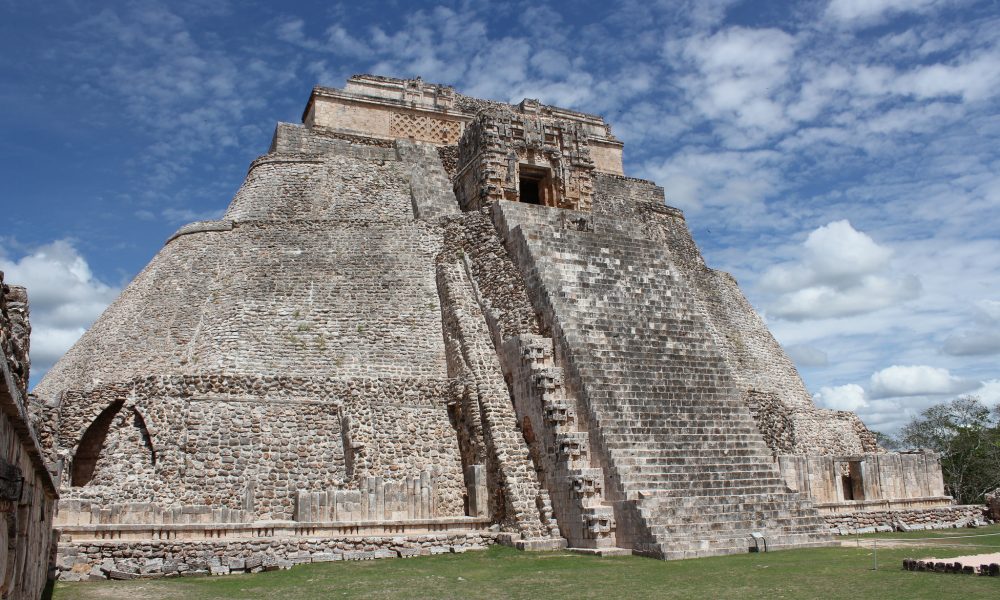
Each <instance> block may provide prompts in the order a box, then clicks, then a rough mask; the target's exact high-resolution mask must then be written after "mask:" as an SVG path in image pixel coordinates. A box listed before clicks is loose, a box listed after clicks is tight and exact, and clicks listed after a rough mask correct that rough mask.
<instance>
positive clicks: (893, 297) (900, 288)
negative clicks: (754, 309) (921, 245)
mask: <svg viewBox="0 0 1000 600" xmlns="http://www.w3.org/2000/svg"><path fill="white" fill-rule="evenodd" d="M891 256H892V251H891V250H890V249H888V248H885V247H883V246H880V245H879V244H877V243H876V242H875V241H874V240H873V239H872V238H871V237H869V236H868V235H867V234H865V233H863V232H860V231H857V230H856V229H854V227H852V226H851V224H850V223H849V222H848V221H846V220H842V221H834V222H832V223H828V224H827V225H824V226H822V227H819V228H817V229H816V230H814V231H813V232H812V233H810V234H809V236H808V237H807V238H806V241H805V243H804V244H803V246H802V256H801V259H800V260H799V261H798V262H793V263H789V264H782V265H777V266H774V267H771V268H770V269H768V270H767V271H766V272H765V273H764V275H763V276H762V278H761V286H762V287H763V288H764V289H765V290H767V291H769V292H771V293H774V294H776V298H775V299H774V301H773V302H772V303H771V304H770V305H769V307H768V312H769V314H774V315H776V316H779V317H782V318H785V319H790V320H804V319H816V318H827V317H843V316H849V315H859V314H864V313H867V312H872V311H875V310H878V309H880V308H885V307H887V306H891V305H893V304H897V303H899V302H903V301H905V300H909V299H912V298H914V297H916V296H917V295H918V294H919V293H920V282H919V280H918V279H917V278H916V277H915V276H913V275H908V274H896V273H893V272H892V269H891V264H890V258H891Z"/></svg>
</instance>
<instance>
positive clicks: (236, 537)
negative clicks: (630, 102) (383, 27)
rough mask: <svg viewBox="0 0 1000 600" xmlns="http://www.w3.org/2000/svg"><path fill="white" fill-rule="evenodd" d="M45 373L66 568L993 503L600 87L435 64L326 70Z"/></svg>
mask: <svg viewBox="0 0 1000 600" xmlns="http://www.w3.org/2000/svg"><path fill="white" fill-rule="evenodd" d="M36 393H37V394H38V396H39V398H40V399H41V400H42V401H44V403H45V408H44V411H43V412H42V414H41V419H42V424H41V431H40V435H41V438H42V440H43V441H44V443H45V445H46V446H47V448H48V453H49V459H50V460H51V461H52V462H53V463H54V464H56V465H58V468H59V471H60V474H61V482H62V487H61V493H62V499H61V500H60V504H59V516H58V524H59V529H60V531H61V536H62V538H61V539H62V542H61V544H60V548H61V550H60V568H61V569H62V570H63V574H64V576H66V577H71V578H72V577H73V575H72V573H85V572H87V569H88V568H89V569H91V571H90V573H91V574H92V575H93V576H101V574H102V573H103V574H107V573H112V572H114V573H117V574H118V576H122V577H125V576H129V575H130V574H132V575H137V574H158V573H163V572H178V571H184V570H188V571H191V572H201V571H206V570H211V571H212V572H219V573H222V572H228V571H229V570H255V569H260V568H264V567H265V566H266V565H267V561H268V560H270V561H272V563H273V562H274V561H279V562H281V564H290V563H293V562H297V561H298V562H301V561H316V560H338V559H343V558H373V557H378V556H389V555H392V556H409V555H413V554H417V553H428V552H439V551H447V550H453V551H461V550H464V549H466V548H470V547H481V546H484V545H487V544H491V543H503V544H509V545H513V546H516V547H518V548H525V549H551V548H561V547H566V546H568V547H571V548H576V549H581V550H584V551H589V552H597V553H602V554H607V553H616V552H619V553H620V552H635V553H639V554H644V555H649V556H654V557H659V558H682V557H693V556H706V555H715V554H724V553H734V552H747V551H748V549H749V548H751V547H753V546H754V542H753V540H752V538H751V534H752V533H758V534H761V535H763V536H764V537H765V538H766V539H767V542H768V546H769V547H770V548H787V547H804V546H815V545H826V544H830V543H831V541H832V537H831V533H836V532H845V531H848V530H856V529H861V528H866V527H871V528H875V527H878V528H893V527H900V528H905V527H927V526H940V525H944V524H952V523H955V522H957V521H960V520H962V519H969V518H973V516H974V515H975V511H976V509H973V508H969V507H955V506H952V501H951V498H949V497H947V496H945V495H944V490H943V485H942V478H941V471H940V466H939V464H938V460H937V458H936V457H935V456H933V455H930V454H920V453H916V454H913V453H911V454H897V453H886V452H884V451H882V450H881V449H880V448H878V447H877V445H876V443H875V438H874V436H873V434H872V433H871V432H870V431H869V430H868V429H867V428H866V427H865V426H864V424H863V423H862V422H861V421H860V420H859V419H858V417H857V416H856V415H854V414H852V413H847V412H835V411H829V410H823V409H819V408H816V407H815V406H814V405H813V403H812V399H811V397H810V395H809V394H808V392H807V391H806V389H805V387H804V385H803V383H802V381H801V379H800V378H799V376H798V373H797V372H796V370H795V368H794V366H793V364H792V362H791V361H790V360H789V359H788V357H787V356H786V355H785V353H784V352H783V351H782V349H781V347H780V346H779V345H778V343H777V342H776V341H775V340H774V338H773V337H772V336H771V334H770V333H769V332H768V330H767V328H766V326H765V325H764V323H763V321H762V320H761V318H760V317H759V316H758V315H757V314H756V312H754V310H753V309H752V307H751V306H750V304H749V303H748V302H747V300H746V299H745V298H744V296H743V294H742V293H741V292H740V290H739V288H738V287H737V285H736V282H735V281H734V280H733V278H732V277H731V276H730V275H728V274H726V273H723V272H719V271H715V270H712V269H710V268H708V267H706V266H705V264H704V262H703V260H702V257H701V255H700V253H699V251H698V249H697V247H696V246H695V244H694V242H693V240H692V239H691V236H690V233H689V231H688V228H687V225H686V223H685V220H684V216H683V214H682V213H681V212H680V211H679V210H677V209H675V208H672V207H670V206H668V204H667V203H666V201H665V199H664V190H663V189H662V188H660V187H657V186H656V185H655V184H653V183H652V182H649V181H644V180H641V179H635V178H631V177H627V176H625V175H624V173H623V169H622V143H621V142H620V141H619V140H618V139H617V138H615V137H614V135H613V134H612V133H611V128H610V126H609V125H608V124H607V123H605V122H604V120H603V119H601V118H600V117H597V116H594V115H588V114H583V113H579V112H575V111H571V110H566V109H562V108H557V107H553V106H546V105H542V104H540V103H538V102H537V101H532V100H524V101H523V102H521V103H520V104H516V105H510V104H505V103H500V102H492V101H486V100H479V99H475V98H471V97H468V96H464V95H462V94H458V93H456V92H455V91H454V90H453V89H452V88H450V87H446V86H440V85H431V84H427V83H424V82H422V81H421V80H419V79H416V80H399V79H391V78H385V77H375V76H367V75H364V76H356V77H352V78H351V79H350V80H348V82H347V85H346V86H345V88H344V89H343V90H337V89H330V88H324V87H317V88H316V89H314V90H313V93H312V95H311V97H310V99H309V102H308V105H307V106H306V110H305V113H304V116H303V124H302V125H293V124H287V123H280V124H279V125H278V127H277V129H276V131H275V135H274V140H273V142H272V144H271V148H270V150H269V151H268V153H267V154H265V155H264V156H262V157H260V158H259V159H257V160H255V161H254V162H253V163H252V164H251V165H250V170H249V173H248V174H247V176H246V180H245V182H244V184H243V186H242V187H241V188H240V190H239V191H238V192H237V194H236V196H235V198H234V199H233V200H232V203H231V204H230V206H229V209H228V211H227V212H226V214H225V215H224V216H223V218H222V219H220V220H218V221H202V222H196V223H192V224H190V225H187V226H185V227H183V228H181V229H180V230H179V231H178V232H177V233H176V234H174V235H173V236H172V237H171V238H170V239H169V240H168V241H167V244H166V246H165V247H164V248H163V249H162V250H161V251H160V252H159V253H158V254H157V255H156V257H155V258H154V259H153V260H152V261H151V262H150V264H149V265H148V266H147V267H146V269H144V270H143V271H142V272H141V273H140V274H139V275H138V276H137V277H136V278H135V280H134V281H133V282H132V283H131V284H130V285H129V286H128V287H127V288H126V289H125V290H124V291H123V292H122V294H121V296H120V297H119V298H118V300H116V301H115V302H114V303H113V304H112V305H111V306H110V307H109V308H108V309H107V310H106V311H105V313H104V314H103V316H101V318H100V319H99V320H98V321H97V322H96V323H95V324H94V326H93V327H92V328H91V329H90V330H89V331H88V332H87V333H86V334H85V335H84V336H83V337H82V338H81V339H80V341H79V342H77V344H76V345H75V346H74V347H73V348H72V349H71V350H70V351H69V352H68V353H67V355H66V356H65V357H64V358H63V359H62V360H61V361H60V362H59V363H58V364H57V365H56V366H55V367H54V368H53V369H52V370H51V371H49V372H48V374H47V375H46V376H45V378H44V379H43V380H42V382H41V383H40V384H39V385H38V387H37V389H36Z"/></svg>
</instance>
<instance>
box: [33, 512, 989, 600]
mask: <svg viewBox="0 0 1000 600" xmlns="http://www.w3.org/2000/svg"><path fill="white" fill-rule="evenodd" d="M982 533H995V534H997V535H996V536H992V537H983V538H964V539H963V538H955V539H948V538H949V536H956V535H969V534H982ZM931 536H933V537H935V538H940V539H941V541H940V543H939V542H937V541H935V542H933V545H932V546H922V547H903V548H896V547H882V546H880V547H879V548H878V561H879V570H878V571H874V570H872V562H873V561H872V548H871V546H872V539H873V538H882V539H885V538H916V537H931ZM852 539H853V538H852ZM884 543H885V544H886V545H888V544H889V542H888V541H886V542H884ZM963 544H978V545H983V546H992V548H989V547H981V548H972V547H968V546H966V545H963ZM997 551H1000V527H997V526H994V527H991V528H984V529H974V530H971V529H965V530H954V529H952V530H947V531H943V532H935V533H932V532H914V533H912V534H899V533H893V534H877V535H873V536H863V537H862V538H861V547H860V548H859V547H853V546H852V547H842V548H820V549H812V550H788V551H783V552H769V553H766V554H740V555H735V556H723V557H715V558H703V559H695V560H684V561H671V562H663V561H657V560H652V559H648V558H640V557H620V558H598V557H592V556H582V555H576V554H568V553H564V552H551V553H525V552H518V551H516V550H511V549H509V548H502V547H494V548H491V549H490V550H488V551H486V552H470V553H467V554H455V555H439V556H428V557H420V558H409V559H384V560H377V561H364V562H335V563H317V564H308V565H299V566H296V567H294V568H292V569H291V570H289V571H278V572H272V573H260V574H256V575H231V576H227V577H211V578H209V577H198V578H180V579H159V580H149V581H142V580H133V581H108V582H96V583H95V582H85V583H62V584H57V585H56V587H55V592H54V595H53V598H55V600H70V599H77V598H79V599H97V598H101V599H106V598H125V599H128V600H145V599H152V598H156V599H161V598H162V599H185V600H187V599H196V598H197V599H206V600H208V599H215V598H273V599H281V600H297V599H299V598H492V599H498V598H609V599H617V598H652V597H656V598H697V599H699V600H704V599H710V598H850V599H851V600H857V599H859V598H905V599H907V600H911V599H916V598H934V599H936V600H941V599H945V598H963V599H964V598H991V599H996V598H1000V578H996V577H979V576H970V575H945V574H938V573H914V572H908V571H903V570H902V561H903V559H904V558H924V557H929V556H934V557H937V558H947V557H950V556H959V555H963V554H978V553H984V552H997Z"/></svg>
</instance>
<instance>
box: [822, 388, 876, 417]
mask: <svg viewBox="0 0 1000 600" xmlns="http://www.w3.org/2000/svg"><path fill="white" fill-rule="evenodd" d="M813 399H814V400H815V401H816V404H818V405H819V406H822V407H823V408H830V409H833V410H849V411H852V412H853V411H857V410H858V409H860V408H864V407H866V406H868V401H867V400H866V399H865V390H864V388H862V387H861V386H860V385H857V384H855V383H848V384H847V385H838V386H835V387H823V388H820V390H819V392H817V393H816V394H814V395H813Z"/></svg>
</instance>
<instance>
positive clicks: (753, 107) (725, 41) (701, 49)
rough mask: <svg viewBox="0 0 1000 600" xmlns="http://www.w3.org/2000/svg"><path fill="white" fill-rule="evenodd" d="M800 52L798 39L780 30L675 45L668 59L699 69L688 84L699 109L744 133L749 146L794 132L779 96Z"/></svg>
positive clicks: (744, 31) (721, 34) (736, 32)
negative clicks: (726, 121) (754, 142)
mask: <svg viewBox="0 0 1000 600" xmlns="http://www.w3.org/2000/svg"><path fill="white" fill-rule="evenodd" d="M795 48H796V40H795V38H794V37H793V36H791V35H789V34H787V33H785V32H784V31H782V30H780V29H774V28H769V29H749V28H744V27H730V28H727V29H723V30H721V31H718V32H717V33H714V34H712V35H708V36H706V35H694V36H691V37H689V38H687V39H683V40H670V41H668V42H667V44H666V46H665V54H666V57H667V58H668V60H673V61H683V62H686V63H688V64H691V65H692V66H693V67H694V71H693V72H691V73H690V74H688V75H686V76H685V77H683V78H682V83H683V84H684V87H685V92H686V94H687V96H688V97H689V99H690V100H691V102H692V103H693V105H694V106H695V108H697V109H698V110H700V111H701V112H702V113H703V114H704V115H705V116H706V117H708V118H712V119H719V118H724V119H727V120H730V121H731V122H732V124H733V125H735V126H736V127H737V128H739V129H740V130H741V131H740V133H741V135H740V136H737V137H745V138H746V140H745V141H746V142H747V143H749V141H750V140H757V141H759V140H760V139H762V138H766V137H768V136H770V135H773V134H775V133H778V132H780V131H783V130H785V129H787V128H788V127H789V126H790V121H789V119H788V118H787V117H786V115H785V108H784V103H783V101H782V100H781V99H780V98H779V93H780V92H781V90H782V88H783V87H784V86H785V84H786V83H787V81H788V78H789V75H790V70H791V61H792V58H793V57H794V55H795ZM733 141H734V142H735V141H736V140H735V138H734V140H733Z"/></svg>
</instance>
